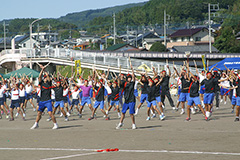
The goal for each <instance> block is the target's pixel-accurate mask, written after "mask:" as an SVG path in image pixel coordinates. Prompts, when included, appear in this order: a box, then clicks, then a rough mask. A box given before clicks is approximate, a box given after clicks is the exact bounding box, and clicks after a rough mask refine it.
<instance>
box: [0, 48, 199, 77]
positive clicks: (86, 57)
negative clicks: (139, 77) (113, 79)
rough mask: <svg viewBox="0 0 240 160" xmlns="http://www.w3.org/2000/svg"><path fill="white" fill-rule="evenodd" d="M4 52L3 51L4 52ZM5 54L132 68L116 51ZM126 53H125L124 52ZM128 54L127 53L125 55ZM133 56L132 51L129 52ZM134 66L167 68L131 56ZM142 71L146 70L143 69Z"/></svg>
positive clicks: (18, 51) (59, 49) (31, 50)
mask: <svg viewBox="0 0 240 160" xmlns="http://www.w3.org/2000/svg"><path fill="white" fill-rule="evenodd" d="M2 53H3V52H2ZM3 54H19V55H20V58H21V55H24V56H23V57H24V58H26V57H27V58H60V59H68V60H71V59H72V58H73V59H75V60H76V59H80V60H81V61H82V62H85V63H90V64H98V65H104V66H106V70H107V66H110V67H118V68H119V67H120V66H121V67H122V68H124V69H130V65H129V64H130V63H129V58H128V57H124V56H119V55H118V56H116V55H115V54H114V53H112V54H110V53H109V54H105V53H103V52H93V51H89V52H88V51H79V50H70V49H63V48H54V49H52V48H43V49H41V50H38V49H15V50H6V51H5V52H4V53H3ZM122 54H125V53H122ZM125 56H126V55H125ZM129 56H131V53H129ZM131 63H132V66H133V67H134V68H135V69H137V68H138V67H139V66H140V65H142V64H146V65H147V66H148V67H149V68H152V67H155V68H156V71H158V72H160V71H162V70H164V69H165V70H166V63H164V62H156V61H148V60H143V59H134V58H131ZM169 67H170V69H171V70H172V71H173V65H172V64H169ZM175 67H176V68H177V70H178V71H180V70H181V65H175ZM190 70H191V72H193V73H194V74H195V73H196V71H195V68H192V67H190ZM142 71H144V70H143V69H142Z"/></svg>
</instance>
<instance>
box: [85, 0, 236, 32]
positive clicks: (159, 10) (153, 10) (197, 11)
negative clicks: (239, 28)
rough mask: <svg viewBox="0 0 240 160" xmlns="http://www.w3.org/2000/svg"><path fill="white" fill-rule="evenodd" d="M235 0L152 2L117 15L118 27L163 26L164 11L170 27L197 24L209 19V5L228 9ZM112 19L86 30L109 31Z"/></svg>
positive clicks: (93, 23) (99, 19) (97, 20)
mask: <svg viewBox="0 0 240 160" xmlns="http://www.w3.org/2000/svg"><path fill="white" fill-rule="evenodd" d="M234 2H235V0H150V1H149V2H147V3H146V4H145V5H144V6H140V7H132V8H128V9H125V10H123V11H122V12H119V13H118V14H117V15H116V22H117V25H118V26H126V25H129V26H141V25H155V24H163V18H164V10H166V12H167V14H168V15H169V16H170V17H169V19H168V22H169V25H174V26H180V25H181V24H182V23H184V24H186V22H187V21H188V22H189V23H197V22H199V21H204V20H206V19H207V15H208V3H214V4H216V3H219V6H220V8H221V9H228V7H229V6H232V5H233V3H234ZM111 25H112V17H111V16H108V17H97V18H95V19H93V20H92V21H91V22H90V23H89V24H86V28H88V30H89V31H96V29H98V28H101V30H102V31H104V30H106V31H108V30H109V27H111Z"/></svg>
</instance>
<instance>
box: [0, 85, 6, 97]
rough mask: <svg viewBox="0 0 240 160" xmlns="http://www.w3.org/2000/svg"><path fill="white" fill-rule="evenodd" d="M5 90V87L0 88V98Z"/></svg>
mask: <svg viewBox="0 0 240 160" xmlns="http://www.w3.org/2000/svg"><path fill="white" fill-rule="evenodd" d="M4 92H5V89H4V88H3V87H1V88H0V98H3V94H4Z"/></svg>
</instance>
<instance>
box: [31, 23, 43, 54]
mask: <svg viewBox="0 0 240 160" xmlns="http://www.w3.org/2000/svg"><path fill="white" fill-rule="evenodd" d="M41 19H42V18H39V19H36V20H34V21H33V22H32V23H31V24H30V26H29V29H30V49H32V47H33V46H32V25H33V23H35V22H37V21H40V20H41Z"/></svg>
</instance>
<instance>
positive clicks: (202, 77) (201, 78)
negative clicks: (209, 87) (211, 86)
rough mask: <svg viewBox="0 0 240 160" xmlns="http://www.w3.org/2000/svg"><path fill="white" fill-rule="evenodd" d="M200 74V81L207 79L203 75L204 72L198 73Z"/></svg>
mask: <svg viewBox="0 0 240 160" xmlns="http://www.w3.org/2000/svg"><path fill="white" fill-rule="evenodd" d="M198 76H199V82H200V83H201V82H202V81H203V80H204V79H206V76H205V75H204V76H203V75H202V74H200V73H199V74H198Z"/></svg>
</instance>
